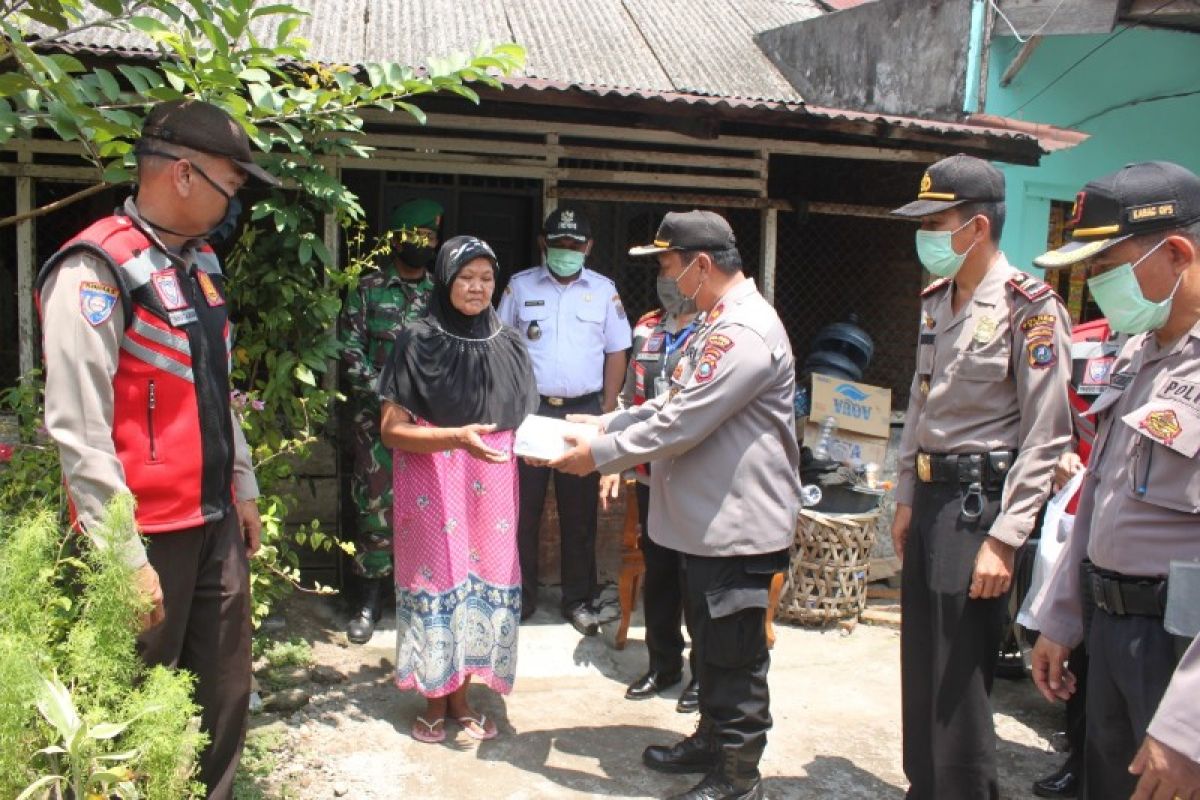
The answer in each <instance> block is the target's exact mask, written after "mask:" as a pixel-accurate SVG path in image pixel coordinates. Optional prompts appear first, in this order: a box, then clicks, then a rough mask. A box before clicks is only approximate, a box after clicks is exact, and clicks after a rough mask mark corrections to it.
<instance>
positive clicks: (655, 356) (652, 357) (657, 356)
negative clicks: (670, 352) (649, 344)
mask: <svg viewBox="0 0 1200 800" xmlns="http://www.w3.org/2000/svg"><path fill="white" fill-rule="evenodd" d="M661 359H662V353H647V352H645V351H643V352H641V353H638V354H637V355H636V356H634V357H633V360H634V361H659V360H661Z"/></svg>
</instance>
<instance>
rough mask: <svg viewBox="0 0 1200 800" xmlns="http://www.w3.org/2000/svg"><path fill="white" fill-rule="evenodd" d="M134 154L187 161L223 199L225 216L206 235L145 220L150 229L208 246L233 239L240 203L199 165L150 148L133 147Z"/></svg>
mask: <svg viewBox="0 0 1200 800" xmlns="http://www.w3.org/2000/svg"><path fill="white" fill-rule="evenodd" d="M134 152H135V153H138V154H139V155H149V156H158V157H160V158H166V159H170V160H173V161H187V163H188V166H190V167H191V168H192V169H193V170H195V171H196V172H197V173H198V174H199V175H200V177H202V178H204V180H206V181H208V185H209V186H211V187H212V188H213V189H215V190H216V191H217V193H218V194H219V195H221V196H222V197H224V198H225V215H224V216H223V217H221V221H220V222H218V223H217V224H216V225H214V226H213V227H212V228H211V229H209V230H208V231H207V232H206V233H202V234H198V235H197V234H191V233H183V232H181V231H175V230H171V229H170V228H168V227H166V226H163V225H159V224H157V223H154V222H151V221H150V220H148V219H146V220H145V221H146V223H147V224H149V225H150V227H152V228H157V229H158V230H160V231H166V232H167V233H170V234H172V235H175V236H186V237H188V238H190V239H206V240H208V242H209V243H210V244H223V243H225V242H227V241H229V240H230V239H231V238H233V235H234V234H235V233H236V232H237V227H238V219H239V218H240V217H241V216H242V201H241V200H239V199H238V198H237V195H232V194H230V193H229V192H227V191H225V188H224V187H223V186H221V184H219V183H217V182H216V181H214V180H213V179H212V178H210V177H209V175H208V173H207V172H205V171H204V170H203V169H201V168H200V165H199V164H197V163H196V162H194V161H192V160H191V159H187V158H184V157H182V156H178V155H175V154H174V153H167V152H164V151H162V150H155V149H153V148H150V147H140V146H139V147H135V148H134ZM136 194H137V186H136V184H135V185H134V195H135V196H136ZM143 219H145V218H144V217H143Z"/></svg>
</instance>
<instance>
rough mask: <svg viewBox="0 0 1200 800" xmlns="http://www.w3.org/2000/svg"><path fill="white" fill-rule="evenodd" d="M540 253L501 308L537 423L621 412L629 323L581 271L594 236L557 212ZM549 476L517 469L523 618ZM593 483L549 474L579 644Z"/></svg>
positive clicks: (596, 276) (568, 609) (591, 561)
mask: <svg viewBox="0 0 1200 800" xmlns="http://www.w3.org/2000/svg"><path fill="white" fill-rule="evenodd" d="M542 230H543V235H542V236H541V237H540V238H539V240H538V243H539V245H540V247H541V249H542V254H543V257H544V263H543V264H541V265H540V266H537V267H532V268H530V269H527V270H524V271H522V272H518V273H517V274H516V275H514V276H513V277H512V280H511V281H509V284H508V287H507V288H505V290H504V294H503V296H502V297H501V299H500V308H499V310H498V311H499V314H500V319H501V320H502V321H503V322H504V324H505V325H509V326H511V327H514V328H516V329H517V330H518V331H520V332H521V333H522V334H523V335H524V337H525V344H526V346H527V347H528V348H529V356H530V358H532V359H533V371H534V375H535V377H536V378H537V387H538V393H539V394H540V395H541V403H540V405H539V407H538V411H537V413H538V414H540V415H542V416H548V417H558V418H560V419H561V418H563V417H565V416H566V415H567V414H572V413H577V414H597V413H600V412H602V411H612V410H613V409H614V408H616V407H617V394H618V393H619V392H620V391H621V382H622V380H623V379H624V377H625V351H626V350H627V349H629V345H630V331H629V320H628V319H627V318H626V316H625V309H624V307H623V306H622V305H621V298H620V296H619V295H618V294H617V287H616V284H614V283H613V282H612V281H611V280H609V279H608V278H607V277H605V276H604V275H601V274H600V273H598V272H595V271H593V270H590V269H588V268H587V267H585V266H584V265H583V264H584V260H585V259H586V257H587V254H588V253H589V252H591V249H592V234H591V226H590V225H589V224H588V220H587V218H585V217H584V216H583V215H582V214H581V213H580V212H578V211H576V210H574V209H570V208H561V209H558V210H555V211H553V212H551V213H550V215H549V216H547V217H546V222H545V225H544V226H543V229H542ZM550 475H551V470H549V469H547V468H546V467H544V466H533V465H530V464H528V463H526V462H524V461H522V462H520V464H519V465H518V480H519V483H520V492H521V502H520V519H519V521H518V523H517V545H518V548H519V550H520V557H521V584H522V587H521V618H522V619H528V618H529V617H530V616H532V615H533V613H534V612H535V611H536V610H537V588H538V529H539V528H540V527H541V523H542V507H543V506H544V505H545V501H546V487H547V484H548V483H549V481H550ZM598 489H599V478H597V477H596V476H588V477H575V476H572V475H566V474H563V473H561V472H556V473H554V496H555V499H556V501H557V503H558V519H559V526H560V527H559V536H560V550H559V552H560V554H561V559H560V561H561V570H562V609H561V610H562V615H563V618H564V619H566V620H569V621H570V622H571V624H572V625H574V626H575V629H576V630H578V631H579V632H580V633H582V634H584V635H585V636H594V635H595V634H596V633H597V632H598V631H599V620H598V618H597V616H596V612H595V610H594V609H593V607H592V601H593V600H594V599H595V598H594V595H595V592H596V503H597V496H598Z"/></svg>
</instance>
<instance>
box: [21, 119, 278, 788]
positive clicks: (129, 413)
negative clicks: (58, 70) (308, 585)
mask: <svg viewBox="0 0 1200 800" xmlns="http://www.w3.org/2000/svg"><path fill="white" fill-rule="evenodd" d="M134 153H135V155H136V156H137V163H138V187H139V188H138V192H137V195H136V196H135V197H133V198H130V199H129V200H127V201H126V202H125V204H124V206H122V207H121V208H120V209H118V210H117V211H116V212H115V213H114V215H113V216H110V217H106V218H105V219H102V220H100V221H99V222H96V223H95V224H93V225H91V226H89V227H88V228H86V229H85V230H84V231H83V232H82V233H80V234H79V235H77V236H76V237H74V238H73V239H71V240H70V241H69V242H67V243H66V244H65V245H64V246H63V247H62V249H61V250H59V251H58V253H56V254H55V255H54V256H53V257H51V259H50V260H49V261H48V262H47V263H46V265H45V266H44V267H43V268H42V271H41V273H40V274H39V276H38V279H37V287H38V289H39V307H40V309H41V314H42V335H43V348H44V353H45V361H46V427H47V429H48V430H49V431H50V435H51V436H52V437H53V438H54V440H55V441H56V442H57V444H58V448H59V454H60V456H61V459H62V465H63V472H64V473H65V478H66V484H67V489H68V492H69V494H70V496H71V501H72V504H73V506H74V511H75V512H76V513H77V519H76V520H75V522H76V524H77V526H78V527H79V528H81V529H82V531H83V532H84V533H87V532H88V531H90V530H93V529H94V528H95V526H96V524H97V523H98V522H99V521H100V519H101V517H102V515H103V511H104V507H105V504H106V503H107V502H108V501H109V500H110V499H111V498H112V497H113V496H115V495H118V494H122V493H132V494H133V496H134V498H135V500H136V501H137V510H136V516H135V519H136V522H137V525H138V529H139V530H140V532H141V533H144V534H146V535H147V536H146V544H145V546H144V547H143V545H142V542H141V540H140V539H139V538H138V537H137V536H132V535H131V536H130V537H129V539H128V540H127V541H125V542H122V543H120V544H119V545H117V546H119V547H120V550H121V553H122V555H123V557H124V558H125V560H126V561H127V563H128V564H129V565H130V566H132V567H133V568H134V569H135V570H136V572H135V576H136V581H137V584H138V588H139V589H140V590H141V591H142V592H143V593H144V594H145V595H147V596H148V597H150V598H151V599H152V600H153V601H154V610H153V611H152V612H151V614H150V616H149V618H148V619H147V620H144V624H145V627H144V629H143V631H142V633H141V635H140V637H139V639H138V651H139V653H140V654H141V656H142V658H143V659H144V660H145V661H146V663H148V664H152V665H153V664H163V665H167V666H172V667H180V668H183V669H187V670H189V671H191V672H192V673H193V674H194V675H195V676H196V700H197V702H198V703H199V704H200V706H201V708H202V713H201V727H202V729H203V731H204V732H205V734H207V736H208V738H209V742H208V745H207V746H206V748H205V749H204V751H203V752H202V753H201V756H200V773H199V779H200V781H201V782H203V783H204V785H205V786H206V788H207V791H208V795H207V796H208V797H210V798H229V797H231V796H232V793H233V778H234V773H235V772H236V771H237V764H238V760H239V758H240V755H241V750H242V743H243V741H244V738H245V732H246V712H247V708H248V704H249V699H250V602H249V599H250V598H249V593H250V585H249V566H248V564H247V555H248V554H249V555H253V554H254V552H255V551H256V550H257V549H258V543H259V535H260V532H261V522H260V520H259V515H258V509H257V502H256V498H257V497H258V485H257V483H256V482H255V480H254V474H253V471H252V469H251V466H250V453H249V449H248V448H247V446H246V440H245V438H244V437H243V435H242V430H241V427H240V425H239V424H238V422H237V420H236V419H234V417H233V415H232V409H231V408H230V390H229V389H230V387H229V347H230V342H231V341H232V331H231V329H230V323H229V316H228V306H227V305H226V296H225V289H224V276H223V275H222V274H221V265H220V262H219V261H218V259H217V256H216V254H215V253H214V252H213V250H212V248H211V247H209V245H208V244H206V243H205V239H206V238H207V237H208V236H209V235H210V234H211V233H212V232H213V231H216V230H218V229H222V228H223V229H228V230H232V229H233V228H234V226H235V225H236V222H237V218H238V212H239V210H240V205H239V204H238V203H237V199H236V197H235V195H236V193H237V191H238V189H240V188H241V186H242V184H243V183H244V182H245V181H246V180H247V178H248V177H250V178H256V179H258V180H260V181H262V182H264V183H267V184H270V185H272V186H278V185H279V183H278V181H277V180H276V179H275V178H273V177H272V176H270V175H269V174H268V173H266V172H264V171H263V170H262V169H261V168H260V167H258V166H257V165H256V164H255V163H254V161H253V159H252V157H251V154H250V144H249V139H248V138H247V136H246V133H245V131H244V130H242V127H241V126H240V125H238V123H237V122H235V121H234V120H233V119H231V118H230V117H229V115H228V114H226V113H225V112H224V111H222V110H220V109H219V108H217V107H216V106H213V105H209V104H208V103H202V102H199V101H196V100H178V101H171V102H167V103H160V104H159V105H157V106H155V107H154V108H153V109H152V110H151V111H150V114H149V115H148V116H147V117H146V121H145V124H144V127H143V128H142V137H141V139H140V140H139V141H138V143H137V145H136V147H135V148H134Z"/></svg>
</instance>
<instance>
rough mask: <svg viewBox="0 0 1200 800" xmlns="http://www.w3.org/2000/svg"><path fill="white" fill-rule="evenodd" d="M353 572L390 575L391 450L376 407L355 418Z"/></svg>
mask: <svg viewBox="0 0 1200 800" xmlns="http://www.w3.org/2000/svg"><path fill="white" fill-rule="evenodd" d="M350 496H351V499H352V500H353V502H354V511H355V528H356V530H355V537H354V550H355V553H354V571H355V572H356V573H357V574H358V575H360V576H362V577H364V578H385V577H387V576H388V575H391V574H392V451H391V450H390V449H389V448H387V447H384V446H383V442H382V441H381V439H380V436H379V407H378V406H375V407H374V408H364V409H360V410H359V411H358V413H357V414H355V415H354V476H353V478H352V480H351V482H350Z"/></svg>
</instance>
